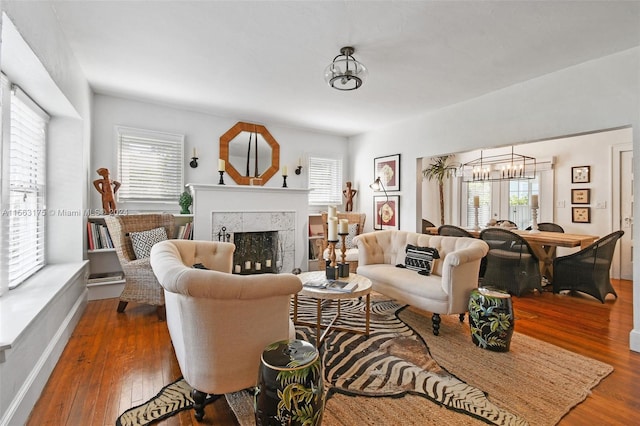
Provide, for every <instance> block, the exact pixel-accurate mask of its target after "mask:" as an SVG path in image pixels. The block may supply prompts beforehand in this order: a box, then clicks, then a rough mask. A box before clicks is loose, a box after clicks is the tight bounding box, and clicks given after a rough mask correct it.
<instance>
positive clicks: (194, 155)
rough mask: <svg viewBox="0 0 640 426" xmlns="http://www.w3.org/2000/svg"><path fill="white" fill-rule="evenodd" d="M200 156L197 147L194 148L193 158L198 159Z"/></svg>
mask: <svg viewBox="0 0 640 426" xmlns="http://www.w3.org/2000/svg"><path fill="white" fill-rule="evenodd" d="M197 156H198V153H197V152H196V147H195V146H194V147H193V158H196V157H197Z"/></svg>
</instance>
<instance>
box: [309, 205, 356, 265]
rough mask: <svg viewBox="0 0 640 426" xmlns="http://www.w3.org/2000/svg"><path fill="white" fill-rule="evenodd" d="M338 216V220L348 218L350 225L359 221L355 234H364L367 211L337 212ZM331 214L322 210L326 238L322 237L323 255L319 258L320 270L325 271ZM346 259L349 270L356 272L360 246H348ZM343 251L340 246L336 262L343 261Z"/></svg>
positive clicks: (337, 249)
mask: <svg viewBox="0 0 640 426" xmlns="http://www.w3.org/2000/svg"><path fill="white" fill-rule="evenodd" d="M336 217H337V218H338V220H340V219H347V221H349V225H351V224H354V223H357V224H358V226H357V229H356V233H355V235H360V234H362V230H363V229H364V222H365V220H366V219H367V215H366V214H365V213H337V214H336ZM328 221H329V214H328V213H327V212H322V228H323V230H324V238H323V239H322V247H321V250H320V253H322V256H320V258H319V259H318V270H319V271H324V269H325V266H326V262H327V259H329V249H328V247H329V242H328V241H327V237H328V235H329V230H328V227H329V224H328ZM345 255H346V257H345V261H346V262H347V263H348V264H349V272H350V273H355V272H356V269H357V268H358V248H357V247H355V245H354V247H352V248H348V247H347V250H346V251H345ZM341 256H342V252H341V251H340V249H339V248H336V262H341Z"/></svg>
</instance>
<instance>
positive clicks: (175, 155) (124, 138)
mask: <svg viewBox="0 0 640 426" xmlns="http://www.w3.org/2000/svg"><path fill="white" fill-rule="evenodd" d="M116 133H117V139H118V140H117V143H118V177H117V179H116V180H118V181H119V182H120V183H121V185H122V186H121V187H120V190H119V191H118V192H117V193H116V195H117V197H118V200H119V201H165V202H177V201H178V199H179V198H180V194H181V193H182V191H183V187H184V169H183V164H184V161H183V159H184V136H183V135H177V134H171V133H163V132H154V131H151V130H140V129H132V128H127V127H117V128H116Z"/></svg>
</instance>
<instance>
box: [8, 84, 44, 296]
mask: <svg viewBox="0 0 640 426" xmlns="http://www.w3.org/2000/svg"><path fill="white" fill-rule="evenodd" d="M6 87H7V86H6V85H5V83H4V82H3V88H4V89H5V90H6ZM5 113H6V111H4V110H3V114H5ZM8 113H9V120H8V122H9V123H10V139H9V210H8V215H9V232H8V241H7V243H8V258H7V270H8V271H7V272H8V281H9V288H14V287H16V286H17V285H19V284H20V283H22V282H23V281H24V280H26V279H27V278H28V277H30V276H31V275H32V274H34V273H35V272H36V271H37V270H39V269H40V268H42V267H43V266H44V264H45V213H44V212H45V211H46V204H45V201H46V198H45V197H46V170H45V165H46V157H45V152H46V150H45V146H46V139H47V124H48V122H49V116H48V115H47V113H46V112H45V111H43V110H42V109H41V108H40V107H39V106H38V105H37V104H36V103H35V102H33V101H32V100H31V99H30V98H29V97H28V96H27V95H26V94H25V93H24V92H22V90H20V88H18V87H17V86H15V85H14V86H12V87H11V102H10V107H9V111H8ZM4 117H5V119H6V115H4ZM5 176H6V175H3V177H5Z"/></svg>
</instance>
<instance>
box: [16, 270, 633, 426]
mask: <svg viewBox="0 0 640 426" xmlns="http://www.w3.org/2000/svg"><path fill="white" fill-rule="evenodd" d="M613 285H614V287H615V288H616V291H617V292H618V296H619V297H618V299H617V300H614V299H613V298H612V296H609V297H608V298H607V302H606V303H605V304H601V303H600V302H599V301H597V300H595V299H592V298H590V297H587V296H579V295H577V296H568V295H554V294H552V293H548V292H544V293H542V294H531V295H527V296H523V297H520V298H514V309H515V312H516V317H517V319H516V331H517V332H520V333H524V334H527V335H529V336H532V337H535V338H538V339H541V340H544V341H546V342H549V343H553V344H555V345H557V346H561V347H563V348H565V349H568V350H570V351H573V352H576V353H579V354H582V355H586V356H589V357H592V358H595V359H598V360H600V361H603V362H606V363H609V364H611V365H612V366H613V367H614V369H615V370H614V372H613V373H612V374H611V375H609V376H608V377H607V378H605V379H604V380H603V381H602V382H601V383H600V384H599V385H598V386H597V387H596V388H595V389H594V390H593V393H592V394H591V395H590V396H589V397H588V398H587V400H586V401H585V402H583V403H582V404H580V405H578V406H577V407H576V408H575V409H573V410H572V411H571V412H570V413H569V414H568V415H567V416H565V418H564V419H563V420H562V421H561V423H560V424H561V425H585V424H593V425H596V424H598V425H614V424H629V425H631V424H635V422H636V421H637V419H638V412H639V411H640V353H636V352H632V351H630V350H629V332H630V331H631V329H632V325H633V320H632V282H631V281H614V282H613ZM117 304H118V301H117V300H116V299H108V300H101V301H93V302H89V304H88V307H87V309H86V311H85V313H84V315H83V317H82V319H81V321H80V324H79V325H78V327H77V328H76V330H75V332H74V333H73V336H72V337H71V339H70V341H69V343H68V345H67V347H66V348H65V350H64V353H63V354H62V358H61V359H60V362H59V363H58V365H57V366H56V367H55V369H54V372H53V374H52V375H51V378H50V379H49V382H48V383H47V385H46V388H45V389H44V392H43V394H42V396H41V397H40V399H39V401H38V402H37V404H36V406H35V408H34V410H33V411H32V413H31V417H30V419H29V422H28V423H27V424H28V425H38V426H41V425H113V424H115V420H116V418H117V417H118V415H119V414H120V413H122V412H123V411H125V410H126V409H128V408H130V407H133V406H135V405H139V404H141V403H143V402H144V401H146V400H148V399H150V398H151V397H153V396H154V395H155V394H156V393H157V392H158V391H159V390H160V388H162V386H163V385H165V384H168V383H170V382H171V381H173V380H175V379H176V378H178V377H179V376H180V370H179V368H178V364H177V361H176V359H175V356H174V354H173V350H172V348H171V341H170V339H169V334H168V331H167V326H166V323H165V322H160V321H158V318H157V316H156V311H155V309H154V308H153V307H150V306H143V305H135V304H129V307H128V308H127V310H126V311H125V313H123V314H118V313H116V307H117ZM544 391H545V390H544V389H540V392H544ZM158 424H160V425H196V424H202V425H212V424H217V425H235V424H237V422H236V420H235V418H234V416H233V413H232V412H231V411H230V409H229V407H228V406H227V403H226V401H225V399H224V398H220V399H218V400H217V401H216V402H214V403H213V404H211V405H208V406H207V407H206V415H205V418H204V421H203V422H201V423H198V422H197V421H196V420H195V418H194V417H193V414H192V410H189V411H184V412H182V413H180V414H178V415H176V416H173V417H171V418H169V419H167V420H164V421H162V422H160V423H158Z"/></svg>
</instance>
